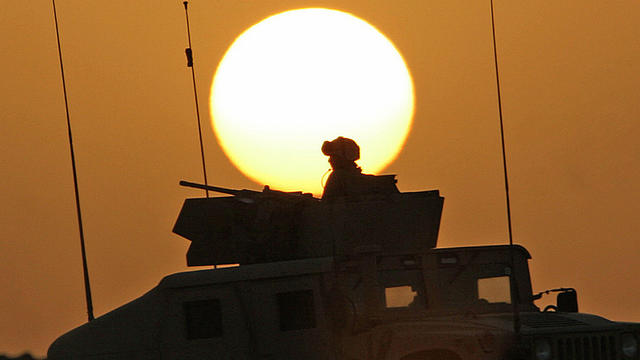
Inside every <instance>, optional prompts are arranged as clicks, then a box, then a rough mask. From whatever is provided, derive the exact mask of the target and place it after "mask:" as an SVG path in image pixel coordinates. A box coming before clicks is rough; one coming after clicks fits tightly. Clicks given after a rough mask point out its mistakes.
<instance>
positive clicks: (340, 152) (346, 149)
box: [322, 136, 360, 169]
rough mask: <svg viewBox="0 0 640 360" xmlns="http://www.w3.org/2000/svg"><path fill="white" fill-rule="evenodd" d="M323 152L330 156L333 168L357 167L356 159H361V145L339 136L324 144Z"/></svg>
mask: <svg viewBox="0 0 640 360" xmlns="http://www.w3.org/2000/svg"><path fill="white" fill-rule="evenodd" d="M322 153H323V154H325V155H327V156H328V157H329V164H331V167H332V168H333V169H341V168H351V167H356V164H355V161H356V160H358V159H360V147H359V146H358V144H356V142H355V141H353V140H351V139H348V138H345V137H342V136H339V137H337V138H336V139H334V140H332V141H325V142H324V143H323V144H322Z"/></svg>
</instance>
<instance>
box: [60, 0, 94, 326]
mask: <svg viewBox="0 0 640 360" xmlns="http://www.w3.org/2000/svg"><path fill="white" fill-rule="evenodd" d="M51 2H52V4H53V19H54V21H55V24H56V39H57V40H58V57H59V59H60V74H62V92H63V93H64V108H65V110H66V113H67V130H68V134H69V150H70V152H71V168H72V169H73V187H74V190H75V194H76V212H77V214H78V230H79V232H80V250H81V251H82V270H83V273H84V291H85V296H86V300H87V316H88V319H89V321H92V320H93V319H94V318H93V301H92V300H91V285H90V283H89V268H88V266H87V253H86V251H85V246H84V231H83V228H82V213H81V211H80V193H79V192H78V174H77V171H76V157H75V153H74V151H73V136H71V120H70V118H69V101H68V100H67V85H66V82H65V78H64V65H63V64H62V47H61V46H60V30H59V29H58V14H57V13H56V1H55V0H51Z"/></svg>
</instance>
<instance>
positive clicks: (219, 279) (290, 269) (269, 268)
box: [158, 257, 333, 288]
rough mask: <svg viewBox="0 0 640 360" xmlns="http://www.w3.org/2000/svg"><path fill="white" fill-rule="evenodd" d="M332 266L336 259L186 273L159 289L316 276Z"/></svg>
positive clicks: (167, 279) (166, 280) (170, 278)
mask: <svg viewBox="0 0 640 360" xmlns="http://www.w3.org/2000/svg"><path fill="white" fill-rule="evenodd" d="M332 266H333V257H322V258H309V259H302V260H291V261H279V262H271V263H263V264H253V265H242V266H234V267H226V268H218V269H207V270H197V271H187V272H181V273H176V274H171V275H168V276H166V277H165V278H164V279H162V280H161V281H160V284H159V285H158V286H159V287H161V288H175V287H188V286H198V285H201V284H206V283H226V282H233V281H241V280H258V279H265V278H279V277H288V276H296V275H303V274H316V273H323V272H328V271H330V270H331V269H332Z"/></svg>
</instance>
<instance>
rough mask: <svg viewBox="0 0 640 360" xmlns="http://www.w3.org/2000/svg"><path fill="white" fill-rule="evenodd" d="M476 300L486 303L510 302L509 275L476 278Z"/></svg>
mask: <svg viewBox="0 0 640 360" xmlns="http://www.w3.org/2000/svg"><path fill="white" fill-rule="evenodd" d="M478 300H484V301H486V302H488V303H507V304H511V284H510V281H509V276H496V277H489V278H482V279H478Z"/></svg>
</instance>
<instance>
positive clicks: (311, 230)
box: [48, 176, 640, 360]
mask: <svg viewBox="0 0 640 360" xmlns="http://www.w3.org/2000/svg"><path fill="white" fill-rule="evenodd" d="M363 181H369V182H376V184H377V185H376V184H374V185H375V186H373V185H372V186H369V187H367V188H368V189H369V190H370V191H368V192H364V193H359V194H357V196H351V197H339V198H334V199H330V200H320V199H316V198H313V197H312V196H311V195H309V194H301V193H281V192H276V191H272V190H269V189H268V188H265V190H264V191H263V192H260V193H259V192H251V191H247V190H241V191H236V190H229V189H222V188H216V187H211V186H206V185H195V184H190V183H187V184H186V185H191V186H196V187H204V188H208V189H209V190H213V191H222V192H226V193H228V194H231V195H232V196H223V197H213V198H199V199H188V200H186V201H185V204H184V206H183V209H182V211H181V213H180V216H179V217H178V221H177V222H176V224H175V227H174V232H175V233H177V234H179V235H181V236H184V237H185V238H187V239H189V240H191V241H192V243H191V246H190V248H189V251H188V253H187V262H188V264H189V265H213V266H214V268H213V269H207V270H198V271H190V272H183V273H177V274H173V275H169V276H167V277H165V278H164V279H162V280H161V281H160V283H159V284H158V285H157V286H156V287H155V288H153V289H152V290H151V291H149V292H148V293H146V294H145V295H143V296H141V297H140V298H138V299H136V300H134V301H132V302H131V303H129V304H126V305H124V306H122V307H120V308H118V309H116V310H113V311H111V312H109V313H107V314H105V315H103V316H101V317H99V318H97V319H95V320H94V321H90V322H88V323H86V324H84V325H82V326H80V327H78V328H76V329H75V330H72V331H70V332H69V333H67V334H65V335H63V336H61V337H60V338H58V339H57V340H56V341H55V342H54V343H53V344H52V345H51V346H50V348H49V351H48V358H49V359H50V360H57V359H238V360H239V359H305V360H312V359H322V360H325V359H336V360H338V359H345V360H356V359H367V360H372V359H380V360H381V359H393V360H427V359H429V360H435V359H438V360H454V359H455V360H463V359H531V360H547V359H562V360H568V359H573V360H596V359H598V360H614V359H616V360H618V359H638V356H639V355H638V338H639V336H640V324H634V323H622V322H614V321H610V320H607V319H605V318H602V317H600V316H596V315H590V314H585V313H580V312H578V302H577V295H576V291H575V290H574V289H571V288H560V289H552V290H548V291H545V292H542V293H538V294H534V293H533V291H532V286H531V278H530V274H529V267H528V261H529V260H530V259H531V256H530V254H529V252H528V251H527V250H526V249H525V248H524V247H522V246H518V245H512V246H510V245H490V246H472V247H454V248H437V247H436V241H437V233H438V228H439V224H440V216H441V211H442V206H443V201H444V198H443V197H441V196H440V194H439V192H438V191H422V192H414V193H400V192H398V191H397V188H395V185H394V184H395V179H394V178H393V177H390V176H387V177H372V178H368V179H365V180H363ZM376 189H377V190H376ZM385 189H386V190H385ZM224 264H235V265H233V266H230V267H229V266H227V267H223V266H222V265H224ZM551 292H557V293H558V294H557V304H556V305H555V306H548V307H546V308H544V309H540V308H539V307H538V306H536V304H535V301H536V300H538V299H539V298H540V297H541V296H542V295H544V294H547V293H551Z"/></svg>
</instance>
